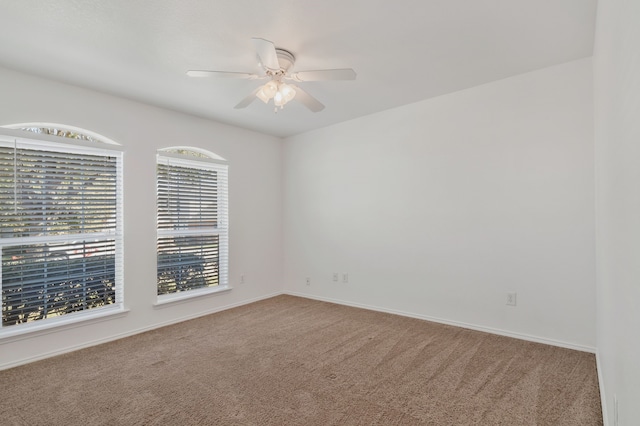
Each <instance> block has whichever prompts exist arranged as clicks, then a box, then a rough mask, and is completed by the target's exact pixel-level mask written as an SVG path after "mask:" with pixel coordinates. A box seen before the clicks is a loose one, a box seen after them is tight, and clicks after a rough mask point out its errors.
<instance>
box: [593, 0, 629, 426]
mask: <svg viewBox="0 0 640 426" xmlns="http://www.w3.org/2000/svg"><path fill="white" fill-rule="evenodd" d="M597 21H598V22H597V26H596V27H597V28H596V43H595V52H594V74H595V105H596V110H595V111H596V115H595V123H596V138H595V140H596V160H597V161H596V212H597V215H596V216H597V221H596V223H597V227H596V229H597V232H596V239H597V248H598V250H597V287H598V292H597V295H598V321H597V333H598V358H599V362H600V373H601V376H602V377H603V378H604V380H603V381H602V383H601V389H603V390H604V392H603V394H604V395H603V396H604V399H605V402H606V414H607V418H608V424H609V425H611V426H614V425H616V423H615V422H614V418H615V411H616V410H615V404H614V397H617V399H618V418H619V421H618V423H617V424H619V425H620V426H623V425H637V424H640V404H638V402H639V401H640V364H639V363H640V309H639V308H638V303H639V302H640V185H639V184H640V25H638V24H639V22H640V2H638V1H628V0H627V1H625V0H600V1H599V2H598V20H597Z"/></svg>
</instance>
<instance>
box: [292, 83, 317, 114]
mask: <svg viewBox="0 0 640 426" xmlns="http://www.w3.org/2000/svg"><path fill="white" fill-rule="evenodd" d="M291 87H293V89H294V90H295V91H296V96H295V98H294V99H295V100H296V101H299V102H300V103H302V104H303V105H304V106H306V107H307V108H309V109H310V110H311V111H313V112H320V111H322V110H323V109H324V105H322V104H321V103H320V101H319V100H317V99H316V98H314V97H313V96H311V95H310V94H308V93H307V92H305V91H304V90H302V89H301V88H300V87H298V86H296V85H294V84H292V85H291Z"/></svg>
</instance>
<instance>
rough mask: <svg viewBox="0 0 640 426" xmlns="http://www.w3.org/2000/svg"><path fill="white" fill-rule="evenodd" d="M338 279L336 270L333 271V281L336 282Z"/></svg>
mask: <svg viewBox="0 0 640 426" xmlns="http://www.w3.org/2000/svg"><path fill="white" fill-rule="evenodd" d="M339 279H340V278H339V274H338V273H337V272H334V273H333V282H334V283H337V282H338V281H339Z"/></svg>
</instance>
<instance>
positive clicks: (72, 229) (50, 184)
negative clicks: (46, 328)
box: [0, 125, 123, 336]
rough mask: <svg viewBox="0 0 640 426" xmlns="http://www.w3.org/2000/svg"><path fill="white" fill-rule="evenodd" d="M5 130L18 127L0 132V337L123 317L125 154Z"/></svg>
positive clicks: (69, 135)
mask: <svg viewBox="0 0 640 426" xmlns="http://www.w3.org/2000/svg"><path fill="white" fill-rule="evenodd" d="M5 127H19V128H20V129H24V130H8V129H6V128H4V129H0V218H1V221H0V251H1V252H2V269H1V271H0V272H1V274H0V275H1V277H2V280H1V286H2V325H1V328H0V336H2V335H8V334H13V333H21V332H23V331H28V330H32V329H34V328H39V327H41V326H42V325H44V324H49V325H52V324H56V323H57V324H62V323H68V322H72V321H76V320H81V319H83V318H86V317H87V316H89V315H90V316H94V314H96V313H97V312H105V313H106V312H109V311H113V310H122V306H123V305H122V294H123V292H122V263H123V259H122V152H121V151H120V150H118V149H117V147H114V146H113V145H105V143H103V142H99V141H100V139H99V138H95V137H94V136H95V134H87V133H83V132H82V131H78V130H80V129H75V128H74V130H73V131H71V132H70V131H68V130H64V126H57V127H45V126H30V127H27V126H23V127H20V125H17V126H5ZM25 130H26V131H25ZM52 135H55V136H52ZM114 148H116V149H114Z"/></svg>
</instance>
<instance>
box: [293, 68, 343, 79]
mask: <svg viewBox="0 0 640 426" xmlns="http://www.w3.org/2000/svg"><path fill="white" fill-rule="evenodd" d="M291 78H292V79H293V80H295V81H324V80H355V79H356V72H355V71H354V70H352V69H351V68H342V69H337V70H317V71H299V72H294V73H293V74H291Z"/></svg>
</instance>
